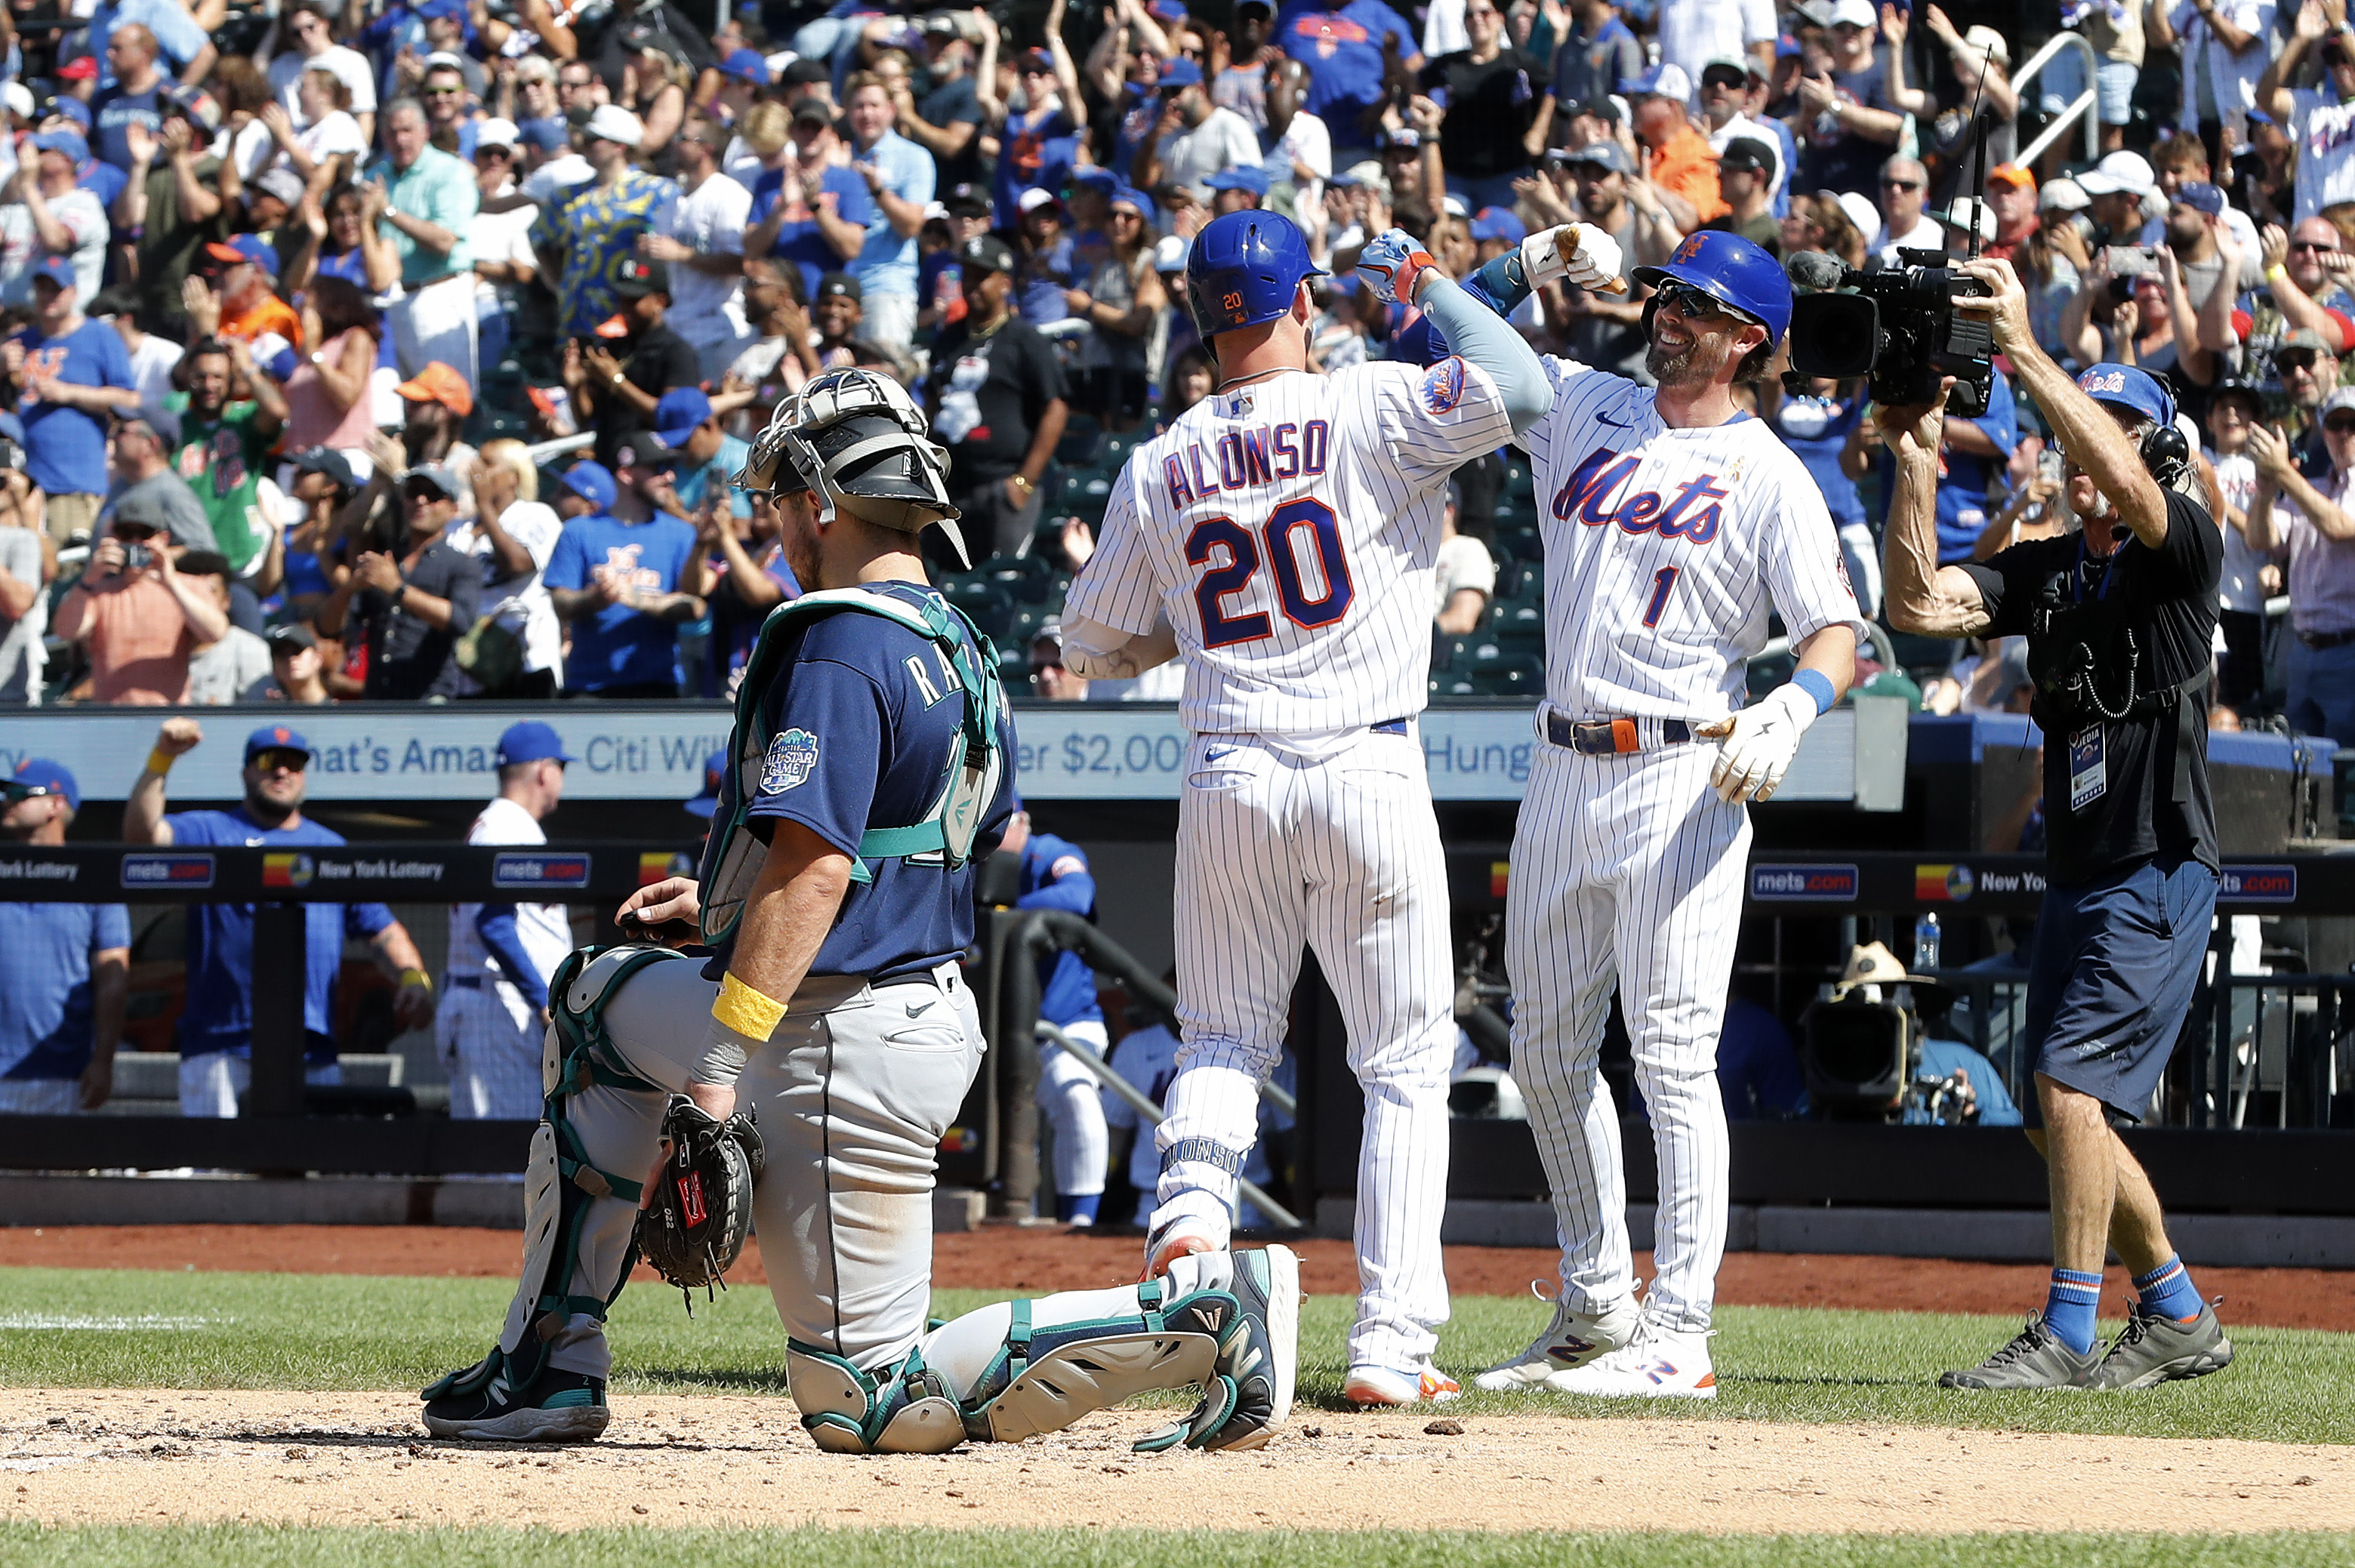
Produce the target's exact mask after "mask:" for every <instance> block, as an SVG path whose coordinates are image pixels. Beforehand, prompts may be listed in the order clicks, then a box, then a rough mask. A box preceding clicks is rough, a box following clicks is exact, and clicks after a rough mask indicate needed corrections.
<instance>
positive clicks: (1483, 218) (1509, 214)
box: [1472, 207, 1529, 245]
mask: <svg viewBox="0 0 2355 1568" xmlns="http://www.w3.org/2000/svg"><path fill="white" fill-rule="evenodd" d="M1472 238H1473V239H1475V240H1504V241H1505V242H1506V243H1507V244H1508V245H1518V244H1519V243H1520V242H1521V241H1522V240H1526V239H1528V238H1529V229H1526V228H1524V227H1523V226H1522V224H1521V220H1520V219H1518V218H1517V217H1515V216H1514V215H1513V209H1512V208H1509V207H1484V208H1481V209H1480V215H1479V216H1478V217H1476V218H1475V219H1473V220H1472Z"/></svg>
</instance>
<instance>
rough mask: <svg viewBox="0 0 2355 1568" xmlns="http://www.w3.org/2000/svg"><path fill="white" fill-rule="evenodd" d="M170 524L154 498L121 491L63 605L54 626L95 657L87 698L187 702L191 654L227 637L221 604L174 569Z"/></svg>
mask: <svg viewBox="0 0 2355 1568" xmlns="http://www.w3.org/2000/svg"><path fill="white" fill-rule="evenodd" d="M179 553H180V551H179V549H178V548H177V547H176V546H174V545H173V544H172V543H171V541H170V538H169V536H168V535H167V534H166V533H165V516H164V508H163V507H162V506H161V505H160V504H158V503H156V502H155V500H154V499H153V498H152V497H150V496H124V497H123V500H122V502H121V503H120V504H119V505H118V506H117V507H115V511H114V517H113V520H112V522H111V523H110V524H109V525H108V526H107V531H106V532H105V534H104V535H103V536H101V538H100V539H99V541H98V542H97V544H95V545H93V546H92V547H91V552H90V565H89V568H88V569H87V570H86V571H83V573H82V576H81V581H79V582H77V583H75V584H74V586H73V588H72V589H71V591H70V592H68V593H67V594H66V596H65V599H64V600H63V601H62V602H61V603H59V605H58V613H57V619H56V620H55V622H54V623H53V624H52V627H51V629H52V630H53V631H55V632H56V634H57V635H59V636H60V637H62V638H64V639H65V640H66V641H67V642H69V643H72V644H76V645H79V646H80V647H82V648H83V649H85V650H87V652H88V653H89V655H90V662H91V673H90V679H89V681H88V682H87V684H86V688H85V690H84V692H83V695H84V696H85V697H86V699H87V700H89V701H91V702H129V703H147V704H153V705H157V706H165V705H170V704H175V703H181V702H185V701H186V700H187V697H188V659H189V656H191V655H193V654H194V653H195V652H196V651H197V649H198V648H201V647H207V646H209V645H212V644H214V643H218V642H219V641H220V640H221V639H222V638H223V637H225V636H227V635H229V616H228V615H227V614H226V613H224V612H223V611H222V609H221V608H220V605H219V604H218V602H217V601H216V600H215V599H214V598H213V597H212V595H211V594H210V593H208V592H207V591H206V590H205V588H204V586H203V585H202V584H198V583H192V582H190V581H186V579H184V578H182V577H181V576H180V574H179V573H178V571H176V570H175V565H176V560H177V557H178V555H179Z"/></svg>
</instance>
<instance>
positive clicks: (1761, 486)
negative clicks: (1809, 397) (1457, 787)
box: [1523, 357, 1860, 722]
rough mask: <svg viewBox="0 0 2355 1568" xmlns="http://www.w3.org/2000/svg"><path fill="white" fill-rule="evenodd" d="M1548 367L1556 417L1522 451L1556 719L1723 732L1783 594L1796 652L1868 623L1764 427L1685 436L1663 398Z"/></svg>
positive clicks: (1835, 538) (1590, 373)
mask: <svg viewBox="0 0 2355 1568" xmlns="http://www.w3.org/2000/svg"><path fill="white" fill-rule="evenodd" d="M1545 367H1546V372H1547V374H1548V375H1549V376H1550V377H1551V378H1552V379H1553V382H1554V398H1553V411H1551V412H1550V413H1549V414H1548V415H1547V416H1546V417H1545V418H1544V419H1541V420H1540V421H1538V422H1537V423H1536V424H1534V425H1532V426H1531V427H1530V428H1529V430H1528V431H1527V432H1525V433H1524V436H1523V439H1524V440H1525V441H1526V442H1527V443H1528V445H1529V455H1530V457H1531V458H1533V459H1534V460H1535V462H1536V472H1537V486H1538V494H1537V502H1538V523H1539V529H1540V534H1541V535H1542V537H1543V539H1544V540H1545V618H1546V700H1547V701H1548V702H1549V703H1550V704H1551V705H1552V706H1553V708H1554V709H1555V710H1556V711H1558V712H1561V713H1563V714H1566V715H1567V716H1569V717H1570V718H1572V719H1581V720H1585V719H1605V718H1628V719H1683V720H1692V721H1696V722H1706V721H1708V720H1714V719H1722V718H1724V717H1725V716H1726V715H1727V714H1728V713H1730V712H1732V709H1733V707H1734V704H1735V702H1736V699H1738V698H1739V697H1740V696H1741V693H1742V685H1743V681H1744V679H1745V678H1746V669H1747V663H1748V660H1749V657H1750V656H1751V655H1753V654H1754V653H1756V652H1757V651H1758V650H1759V649H1760V648H1761V647H1763V646H1764V645H1765V642H1766V614H1767V609H1768V597H1769V595H1770V594H1771V595H1772V598H1773V604H1774V608H1775V609H1778V610H1780V611H1781V612H1782V615H1783V624H1784V625H1785V627H1786V628H1787V629H1788V630H1789V632H1790V635H1791V640H1792V641H1793V642H1794V643H1796V642H1798V641H1799V640H1800V639H1802V638H1804V637H1806V636H1808V635H1812V634H1813V633H1815V632H1817V631H1818V630H1820V629H1821V628H1823V627H1825V626H1828V625H1831V624H1836V623H1838V622H1843V621H1847V622H1855V621H1858V620H1859V619H1860V617H1859V613H1858V610H1857V603H1856V593H1855V591H1854V589H1852V588H1851V587H1850V586H1849V579H1848V566H1847V563H1846V562H1845V561H1844V560H1842V559H1841V556H1840V549H1839V535H1838V532H1837V531H1836V530H1835V529H1834V528H1833V527H1832V519H1831V512H1830V510H1829V508H1828V507H1826V506H1825V504H1824V497H1823V492H1822V491H1821V490H1819V489H1817V485H1816V482H1815V480H1814V479H1812V478H1811V477H1809V476H1808V474H1807V470H1806V465H1805V464H1802V463H1801V462H1800V461H1799V458H1798V455H1797V453H1794V452H1793V451H1792V450H1791V449H1790V448H1789V447H1787V446H1785V445H1784V444H1783V443H1782V440H1781V439H1780V438H1779V437H1777V436H1776V435H1775V433H1774V431H1773V429H1772V428H1771V427H1769V426H1768V425H1767V424H1766V422H1765V421H1763V420H1759V419H1754V418H1753V417H1752V416H1750V415H1748V414H1742V415H1739V416H1737V417H1736V418H1734V419H1733V420H1732V421H1728V422H1727V423H1724V424H1721V425H1712V426H1710V427H1708V428H1706V429H1700V430H1672V429H1670V428H1669V427H1668V425H1667V424H1665V423H1663V422H1662V421H1661V419H1660V414H1659V410H1658V408H1657V406H1656V404H1655V402H1654V397H1655V393H1654V391H1653V389H1651V388H1649V387H1644V386H1638V385H1637V384H1636V383H1635V382H1633V381H1630V380H1627V379H1625V378H1622V377H1619V376H1614V375H1610V374H1608V373H1605V372H1603V371H1599V370H1590V369H1588V368H1586V367H1585V366H1583V365H1580V364H1576V363H1573V362H1572V361H1570V360H1566V359H1556V358H1552V357H1548V358H1547V359H1546V361H1545Z"/></svg>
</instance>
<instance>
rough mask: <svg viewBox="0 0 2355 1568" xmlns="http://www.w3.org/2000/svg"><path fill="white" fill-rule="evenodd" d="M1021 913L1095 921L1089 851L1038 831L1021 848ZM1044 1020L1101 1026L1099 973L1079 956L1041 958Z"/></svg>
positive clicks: (1065, 954) (1040, 1009)
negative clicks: (1056, 913)
mask: <svg viewBox="0 0 2355 1568" xmlns="http://www.w3.org/2000/svg"><path fill="white" fill-rule="evenodd" d="M1014 907H1015V908H1017V909H1060V910H1069V911H1070V912H1071V913H1073V914H1076V915H1081V916H1083V917H1085V918H1086V919H1089V920H1093V919H1094V918H1095V917H1096V879H1095V876H1094V874H1093V873H1092V872H1091V871H1090V870H1089V869H1088V857H1087V851H1085V850H1084V849H1082V848H1080V847H1079V846H1078V845H1076V844H1074V843H1072V842H1071V840H1070V839H1068V838H1058V837H1055V836H1054V835H1053V834H1051V833H1034V834H1032V835H1031V836H1030V841H1029V842H1028V844H1026V845H1024V846H1023V847H1022V896H1021V897H1019V898H1018V899H1016V900H1015V901H1014ZM1039 1017H1040V1018H1041V1019H1045V1020H1046V1021H1047V1022H1049V1023H1050V1024H1074V1023H1080V1022H1082V1021H1085V1022H1088V1023H1102V1022H1103V1008H1102V1007H1101V1006H1100V1005H1098V1003H1097V1001H1096V976H1095V971H1094V970H1092V969H1090V968H1089V967H1088V966H1087V964H1086V962H1085V961H1084V960H1083V959H1082V958H1081V957H1080V955H1078V954H1076V953H1058V954H1055V955H1052V956H1050V957H1047V958H1041V959H1040V960H1039Z"/></svg>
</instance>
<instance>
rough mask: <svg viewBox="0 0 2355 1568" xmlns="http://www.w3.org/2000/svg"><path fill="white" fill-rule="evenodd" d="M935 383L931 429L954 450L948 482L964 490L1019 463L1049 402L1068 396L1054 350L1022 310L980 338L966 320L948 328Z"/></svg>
mask: <svg viewBox="0 0 2355 1568" xmlns="http://www.w3.org/2000/svg"><path fill="white" fill-rule="evenodd" d="M931 386H932V397H933V399H934V400H935V406H936V407H937V409H938V410H939V412H938V413H937V414H935V415H934V417H933V420H932V435H933V438H934V439H935V440H937V441H939V442H940V443H942V444H943V445H944V446H946V447H947V448H948V449H949V483H950V485H952V486H953V487H954V489H955V490H956V491H957V493H958V494H959V495H968V494H970V493H972V492H973V491H975V490H977V489H979V488H980V487H981V486H982V485H988V484H993V483H995V482H996V481H997V480H1000V479H1003V478H1005V477H1006V476H1007V475H1009V474H1011V473H1013V472H1014V471H1015V470H1016V469H1018V468H1019V467H1021V466H1022V460H1023V459H1024V458H1025V457H1027V456H1028V455H1029V453H1030V438H1031V434H1032V432H1035V431H1036V430H1037V429H1038V428H1039V419H1040V418H1041V417H1042V416H1044V414H1045V413H1046V411H1047V405H1048V404H1049V403H1050V402H1052V401H1054V400H1056V399H1057V398H1060V397H1063V396H1065V395H1066V394H1065V392H1064V389H1063V368H1062V366H1061V365H1060V364H1059V363H1058V362H1057V361H1056V358H1055V350H1054V349H1053V348H1052V347H1050V346H1049V344H1048V342H1047V340H1046V339H1045V338H1043V337H1041V336H1039V333H1038V331H1037V329H1036V328H1034V327H1032V326H1031V325H1030V324H1029V323H1028V322H1026V321H1024V320H1022V319H1021V318H1020V317H1018V316H1011V317H1008V318H1007V322H1006V325H1003V326H1001V327H999V328H998V329H997V330H996V331H995V332H993V333H991V334H990V335H989V336H986V337H982V338H975V336H973V335H972V334H971V333H970V332H969V331H967V330H966V323H965V322H964V321H956V322H952V323H950V324H949V325H947V326H945V327H943V329H942V330H941V337H940V341H939V343H937V344H936V345H934V346H933V348H932V383H931Z"/></svg>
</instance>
